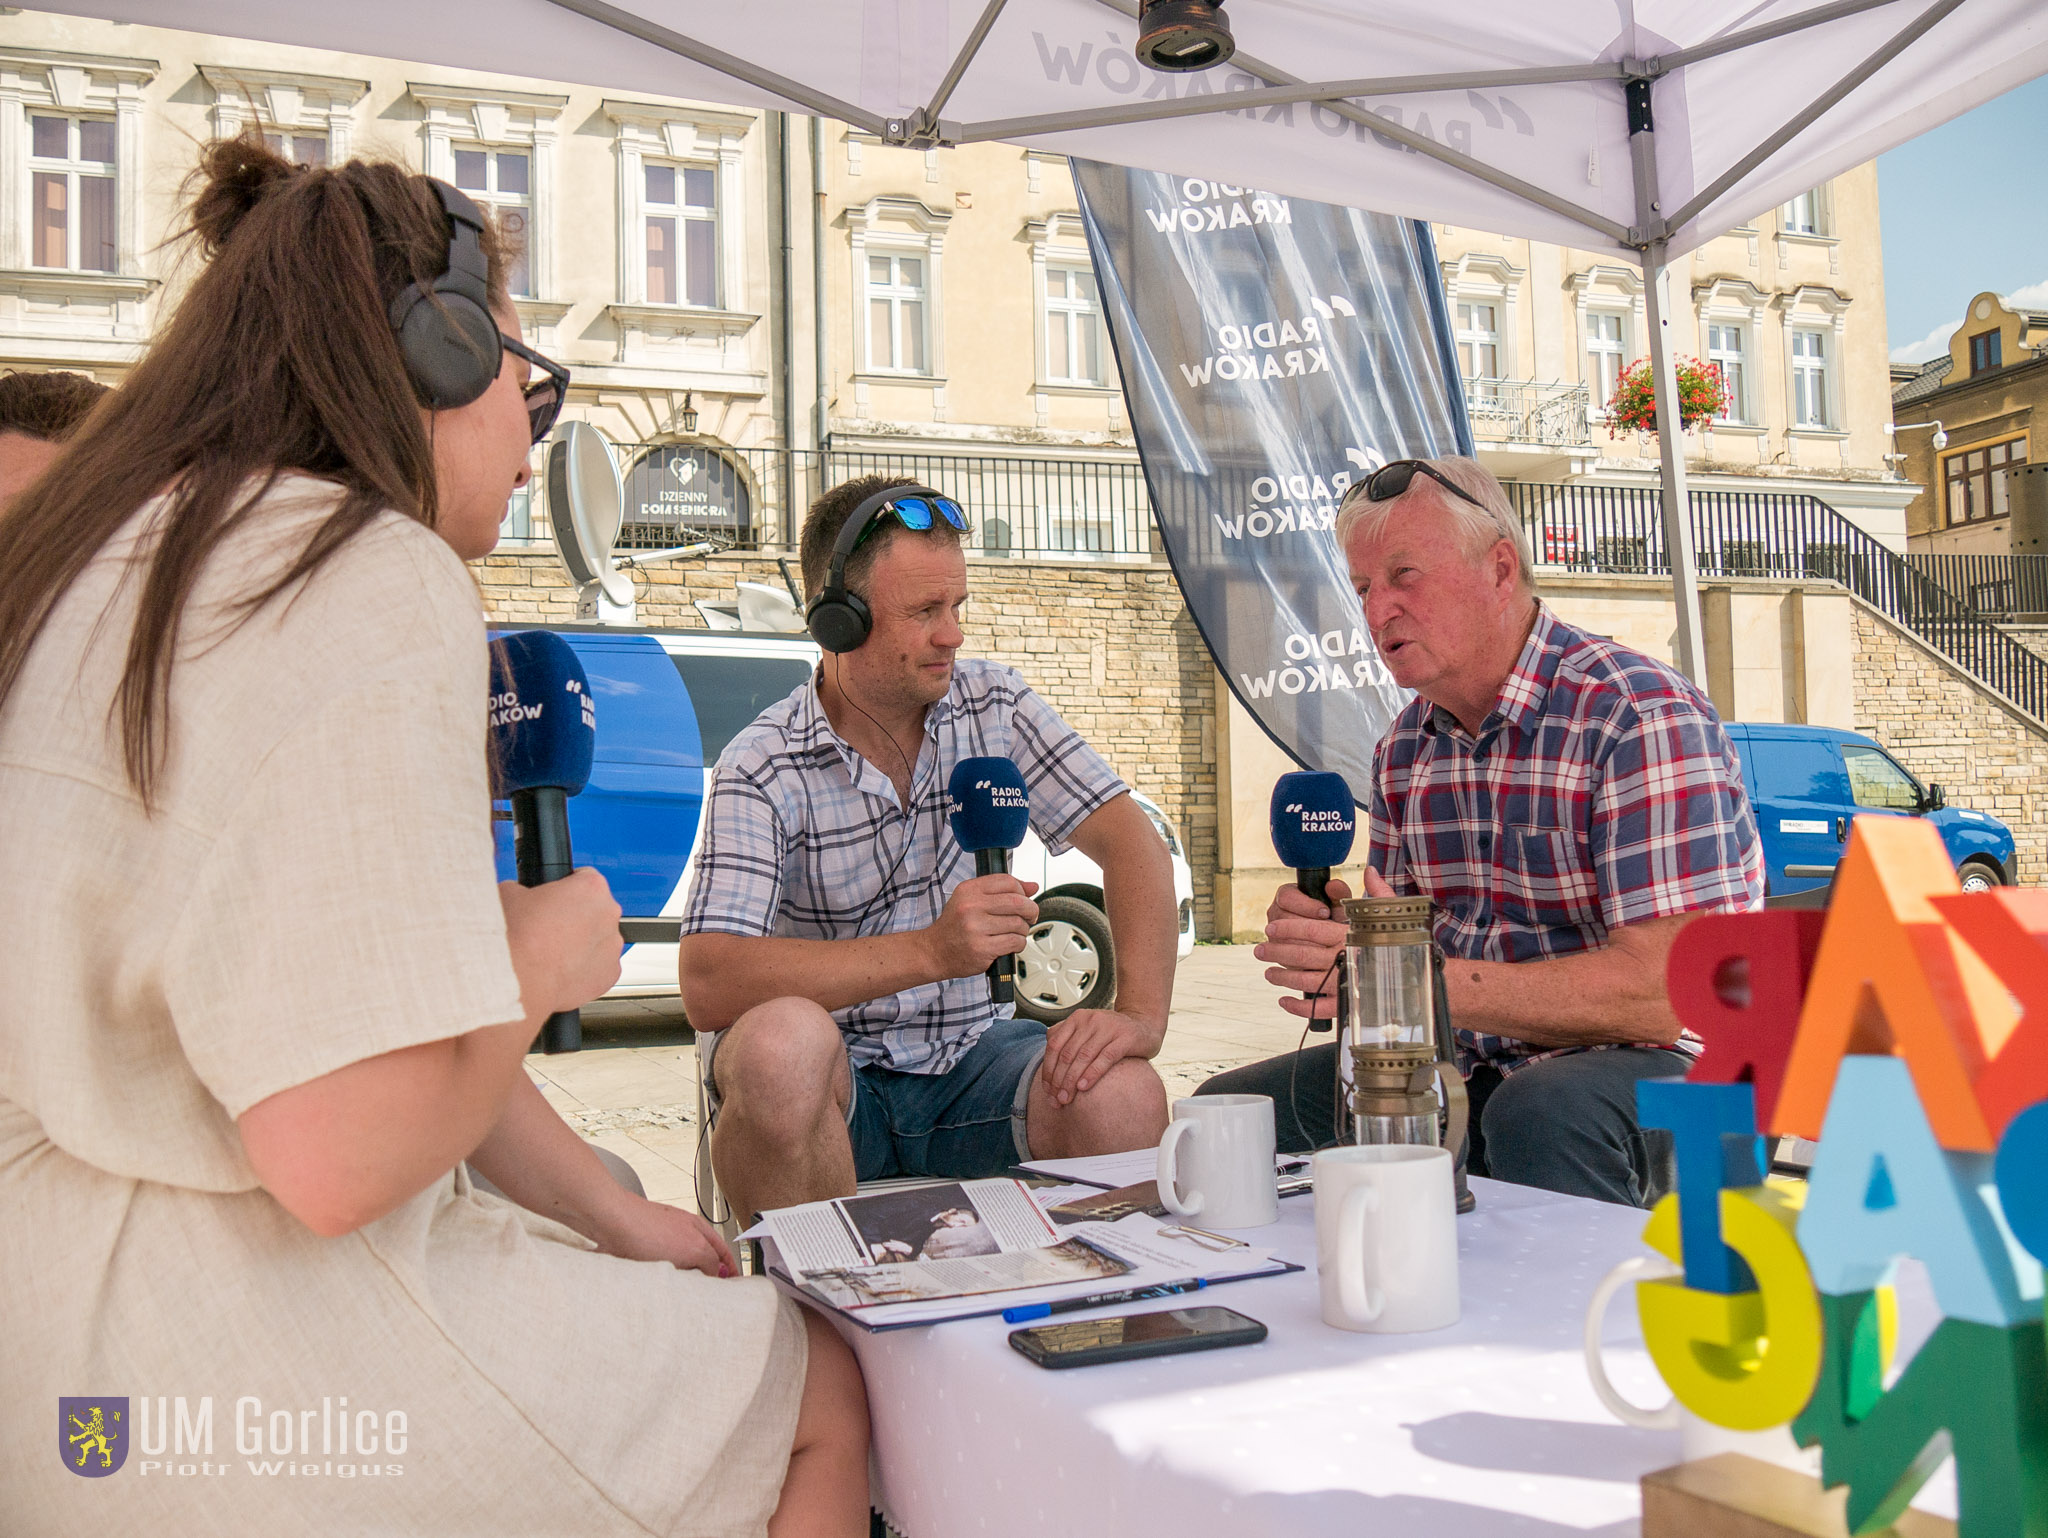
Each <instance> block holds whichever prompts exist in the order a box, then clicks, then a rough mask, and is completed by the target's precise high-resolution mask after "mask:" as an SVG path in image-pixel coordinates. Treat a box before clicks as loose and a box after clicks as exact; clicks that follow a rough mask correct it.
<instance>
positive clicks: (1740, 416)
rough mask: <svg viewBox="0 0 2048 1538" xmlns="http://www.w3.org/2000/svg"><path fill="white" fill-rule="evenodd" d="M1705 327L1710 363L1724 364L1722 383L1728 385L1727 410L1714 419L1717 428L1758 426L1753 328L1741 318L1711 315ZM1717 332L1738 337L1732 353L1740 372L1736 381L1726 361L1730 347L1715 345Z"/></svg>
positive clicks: (1708, 360)
mask: <svg viewBox="0 0 2048 1538" xmlns="http://www.w3.org/2000/svg"><path fill="white" fill-rule="evenodd" d="M1704 329H1705V331H1706V335H1707V362H1709V363H1712V364H1717V365H1720V367H1721V382H1722V383H1723V384H1724V385H1726V386H1727V387H1728V388H1727V401H1726V403H1725V405H1724V407H1723V413H1722V414H1721V415H1719V416H1716V417H1715V418H1714V421H1713V425H1714V426H1716V427H1751V426H1754V425H1755V422H1754V418H1753V417H1752V416H1751V414H1750V410H1749V395H1750V360H1751V358H1752V356H1753V352H1752V349H1751V348H1750V345H1749V341H1750V335H1751V331H1750V327H1748V326H1747V325H1745V324H1743V323H1742V322H1741V321H1737V320H1723V319H1718V318H1715V317H1711V316H1710V317H1709V318H1708V320H1707V323H1706V326H1705V327H1704ZM1717 331H1720V332H1726V333H1730V334H1732V335H1733V336H1734V338H1735V348H1734V352H1733V354H1732V356H1733V358H1734V360H1735V368H1736V373H1735V377H1734V378H1733V380H1732V381H1731V380H1730V378H1729V375H1728V369H1727V362H1726V360H1727V358H1728V357H1729V356H1731V354H1730V353H1729V352H1728V351H1727V349H1725V348H1721V347H1716V346H1715V345H1714V333H1715V332H1717Z"/></svg>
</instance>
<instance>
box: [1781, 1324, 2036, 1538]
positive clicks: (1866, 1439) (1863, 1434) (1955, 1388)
mask: <svg viewBox="0 0 2048 1538" xmlns="http://www.w3.org/2000/svg"><path fill="white" fill-rule="evenodd" d="M1821 1302H1822V1310H1823V1313H1824V1315H1825V1318H1826V1339H1827V1352H1826V1358H1825V1360H1824V1361H1823V1363H1822V1365H1821V1372H1820V1381H1819V1384H1818V1386H1817V1387H1816V1389H1815V1391H1814V1395H1813V1399H1812V1402H1811V1403H1809V1404H1808V1405H1807V1407H1806V1409H1805V1411H1804V1412H1803V1413H1801V1415H1800V1416H1799V1418H1798V1419H1797V1420H1795V1421H1794V1422H1793V1423H1792V1434H1793V1436H1794V1437H1795V1438H1796V1439H1797V1440H1798V1441H1799V1443H1800V1444H1801V1445H1802V1446H1807V1447H1810V1446H1812V1445H1813V1444H1814V1443H1815V1442H1819V1443H1820V1444H1821V1480H1822V1482H1823V1483H1825V1484H1827V1485H1831V1486H1832V1485H1842V1484H1846V1485H1847V1486H1848V1487H1849V1505H1848V1522H1849V1530H1850V1532H1852V1533H1858V1534H1862V1533H1874V1532H1879V1531H1881V1530H1883V1529H1885V1528H1887V1527H1890V1526H1891V1525H1892V1524H1893V1523H1894V1522H1895V1521H1897V1519H1898V1517H1899V1515H1900V1513H1901V1512H1903V1511H1904V1510H1905V1509H1906V1505H1907V1503H1908V1502H1909V1501H1911V1500H1912V1498H1913V1496H1914V1495H1915V1494H1916V1493H1917V1492H1918V1491H1919V1489H1920V1487H1921V1486H1922V1485H1923V1484H1925V1483H1926V1482H1927V1479H1928V1477H1929V1476H1930V1475H1931V1474H1933V1472H1934V1471H1935V1470H1936V1469H1937V1468H1939V1467H1940V1466H1941V1464H1942V1461H1943V1460H1944V1459H1945V1458H1946V1457H1947V1456H1948V1454H1949V1452H1950V1450H1951V1447H1952V1448H1953V1450H1954V1453H1955V1459H1956V1493H1957V1508H1958V1516H1959V1518H1960V1521H1959V1523H1958V1527H1959V1529H1960V1531H1961V1532H1963V1533H1965V1534H1968V1535H1969V1538H2048V1357H2044V1354H2043V1349H2042V1335H2041V1328H2040V1325H2039V1324H2038V1323H2036V1324H2033V1325H2030V1326H2029V1325H2022V1326H2016V1327H2012V1328H2000V1327H1996V1326H1992V1325H1984V1324H1972V1323H1970V1322H1969V1321H1967V1320H1962V1319H1949V1320H1945V1321H1943V1323H1942V1324H1941V1325H1940V1326H1939V1327H1938V1328H1937V1329H1936V1330H1935V1332H1934V1334H1933V1335H1932V1336H1930V1337H1929V1338H1928V1340H1927V1343H1926V1344H1925V1345H1923V1346H1922V1347H1921V1348H1920V1351H1919V1353H1918V1355H1916V1356H1915V1357H1914V1358H1913V1360H1912V1361H1911V1362H1909V1363H1907V1364H1906V1370H1905V1372H1904V1374H1903V1375H1902V1376H1901V1377H1900V1378H1899V1381H1898V1382H1897V1383H1896V1384H1895V1385H1893V1387H1892V1390H1891V1392H1890V1393H1884V1392H1882V1389H1881V1384H1882V1381H1883V1378H1882V1373H1883V1368H1882V1366H1881V1364H1880V1362H1879V1359H1878V1351H1877V1339H1876V1337H1877V1329H1876V1327H1875V1322H1874V1319H1873V1316H1874V1315H1875V1313H1876V1309H1875V1308H1873V1307H1872V1306H1871V1303H1872V1299H1871V1295H1870V1294H1869V1293H1867V1292H1858V1293H1852V1294H1848V1295H1845V1296H1841V1297H1826V1296H1824V1297H1823V1298H1822V1300H1821ZM1944 1431H1946V1432H1947V1433H1948V1436H1947V1437H1943V1436H1941V1435H1940V1433H1941V1432H1944Z"/></svg>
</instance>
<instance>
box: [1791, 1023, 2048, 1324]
mask: <svg viewBox="0 0 2048 1538" xmlns="http://www.w3.org/2000/svg"><path fill="white" fill-rule="evenodd" d="M1913 1084H1914V1081H1913V1077H1912V1074H1911V1073H1910V1071H1909V1070H1908V1068H1907V1066H1906V1064H1905V1063H1903V1062H1902V1061H1900V1060H1899V1059H1898V1058H1895V1057H1861V1056H1858V1057H1847V1058H1844V1059H1843V1060H1842V1066H1841V1070H1840V1072H1839V1074H1838V1075H1837V1077H1836V1080H1835V1095H1834V1100H1833V1103H1832V1104H1830V1105H1829V1107H1828V1116H1827V1123H1826V1126H1825V1128H1824V1129H1823V1132H1822V1135H1821V1140H1820V1153H1819V1155H1818V1157H1816V1159H1815V1160H1814V1165H1813V1172H1812V1177H1811V1180H1810V1183H1809V1189H1808V1192H1807V1198H1806V1211H1805V1212H1804V1214H1803V1215H1802V1216H1801V1217H1800V1219H1799V1242H1800V1244H1801V1246H1802V1247H1803V1248H1804V1249H1805V1251H1806V1259H1807V1264H1808V1265H1809V1267H1811V1269H1812V1272H1813V1279H1814V1282H1815V1285H1817V1286H1818V1287H1819V1288H1820V1290H1821V1291H1822V1292H1829V1293H1849V1292H1861V1291H1864V1290H1866V1289H1868V1288H1870V1287H1874V1286H1876V1285H1877V1284H1878V1283H1879V1282H1881V1281H1883V1280H1885V1278H1886V1277H1887V1275H1888V1274H1889V1273H1890V1271H1891V1268H1892V1263H1893V1262H1894V1261H1895V1260H1896V1259H1897V1258H1898V1257H1899V1256H1901V1255H1911V1256H1913V1257H1915V1258H1916V1259H1918V1260H1919V1261H1920V1262H1921V1263H1922V1264H1924V1265H1925V1266H1926V1267H1927V1271H1928V1274H1929V1276H1930V1277H1931V1279H1932V1280H1933V1283H1934V1293H1935V1297H1936V1298H1937V1299H1938V1300H1939V1301H1940V1303H1941V1309H1942V1312H1943V1313H1944V1314H1946V1315H1948V1316H1949V1317H1950V1318H1951V1319H1965V1320H1969V1321H1971V1322H1972V1323H1976V1324H1985V1325H1994V1326H1998V1327H2000V1328H2003V1327H2004V1326H2007V1325H2013V1324H2019V1323H2021V1322H2023V1321H2025V1320H2027V1319H2032V1320H2033V1321H2034V1322H2035V1324H2036V1326H2037V1327H2038V1325H2039V1323H2040V1318H2041V1305H2040V1298H2041V1267H2040V1265H2039V1263H2037V1262H2036V1261H2034V1260H2033V1259H2032V1257H2030V1256H2027V1255H2024V1254H2020V1253H2017V1251H2016V1247H2014V1246H2012V1245H2009V1244H2008V1243H2007V1240H2006V1235H2005V1233H2004V1231H2003V1229H2002V1227H2001V1225H2000V1222H1999V1219H1998V1217H1997V1214H1996V1212H1995V1210H1994V1208H1993V1206H1992V1204H1991V1203H1990V1202H1988V1201H1987V1200H1986V1199H1985V1197H1986V1192H1987V1190H1988V1188H1989V1187H1990V1185H1991V1160H1990V1159H1989V1158H1987V1157H1986V1156H1985V1155H1983V1154H1971V1153H1950V1152H1945V1151H1944V1150H1943V1149H1942V1148H1941V1147H1940V1145H1939V1144H1937V1143H1936V1142H1935V1139H1934V1133H1933V1131H1932V1130H1931V1129H1930V1128H1929V1126H1928V1124H1927V1117H1926V1115H1925V1114H1924V1113H1923V1112H1922V1111H1921V1108H1920V1102H1919V1101H1918V1100H1917V1099H1916V1098H1915V1097H1914V1094H1913Z"/></svg>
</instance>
